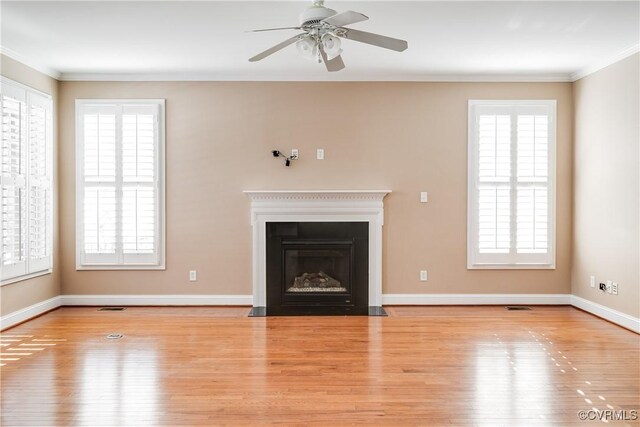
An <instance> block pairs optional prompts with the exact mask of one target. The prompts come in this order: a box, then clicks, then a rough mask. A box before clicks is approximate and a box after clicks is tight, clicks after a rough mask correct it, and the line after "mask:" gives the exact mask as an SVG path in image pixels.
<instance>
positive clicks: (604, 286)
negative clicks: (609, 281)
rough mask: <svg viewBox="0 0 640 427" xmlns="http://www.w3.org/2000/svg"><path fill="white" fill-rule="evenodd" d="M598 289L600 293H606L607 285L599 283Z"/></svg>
mask: <svg viewBox="0 0 640 427" xmlns="http://www.w3.org/2000/svg"><path fill="white" fill-rule="evenodd" d="M598 289H600V290H601V291H602V292H607V285H605V284H604V283H600V285H599V287H598Z"/></svg>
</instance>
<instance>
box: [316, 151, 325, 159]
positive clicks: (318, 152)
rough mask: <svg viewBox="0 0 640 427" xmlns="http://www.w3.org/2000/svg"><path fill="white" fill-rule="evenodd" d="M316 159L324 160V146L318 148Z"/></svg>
mask: <svg viewBox="0 0 640 427" xmlns="http://www.w3.org/2000/svg"><path fill="white" fill-rule="evenodd" d="M316 159H318V160H324V148H318V149H317V150H316Z"/></svg>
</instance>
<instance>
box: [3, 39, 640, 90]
mask: <svg viewBox="0 0 640 427" xmlns="http://www.w3.org/2000/svg"><path fill="white" fill-rule="evenodd" d="M639 51H640V43H638V42H636V43H634V44H633V45H631V46H629V47H627V48H625V49H623V50H622V51H620V52H618V53H617V54H615V55H613V56H610V57H609V58H607V59H606V60H604V61H600V62H597V63H594V64H591V65H588V66H586V67H583V68H581V69H580V70H578V71H575V72H573V73H541V74H530V73H505V74H500V73H497V74H496V73H486V74H483V73H475V74H474V73H470V74H461V73H449V74H387V73H381V74H376V75H370V74H366V73H356V74H342V75H335V74H333V75H326V76H324V77H323V78H318V77H316V76H305V75H300V74H296V75H294V74H278V75H270V74H238V73H230V74H226V73H218V72H204V73H203V72H199V73H198V72H196V73H191V72H179V73H62V72H60V71H58V70H56V69H54V68H52V67H49V66H48V65H45V64H43V63H41V62H40V61H39V60H35V59H33V58H30V57H29V56H26V55H22V54H20V53H18V52H16V51H14V50H12V49H8V48H6V47H4V46H0V54H2V55H5V56H7V57H9V58H11V59H13V60H15V61H18V62H20V63H22V64H24V65H26V66H28V67H30V68H33V69H34V70H36V71H39V72H41V73H43V74H46V75H47V76H49V77H52V78H54V79H56V80H60V81H114V82H122V81H131V82H142V81H149V82H158V81H220V82H227V81H229V82H230V81H235V82H244V81H247V82H249V81H250V82H452V83H454V82H475V83H566V82H575V81H576V80H580V79H582V78H584V77H586V76H588V75H590V74H593V73H595V72H597V71H599V70H601V69H603V68H605V67H608V66H609V65H612V64H614V63H616V62H618V61H621V60H623V59H625V58H627V57H629V56H631V55H633V54H635V53H638V52H639Z"/></svg>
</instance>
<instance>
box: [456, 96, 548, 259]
mask: <svg viewBox="0 0 640 427" xmlns="http://www.w3.org/2000/svg"><path fill="white" fill-rule="evenodd" d="M527 107H531V108H536V109H537V108H545V110H546V113H547V116H548V117H549V140H548V145H549V149H548V161H549V164H548V177H547V191H548V196H547V197H548V214H549V217H548V223H549V228H548V253H546V254H540V255H537V254H517V252H516V251H515V250H514V247H515V246H516V232H517V229H516V227H515V218H516V216H517V208H516V204H517V199H516V197H515V189H516V188H517V184H518V183H517V175H515V174H516V172H517V170H516V169H517V167H516V162H517V159H516V155H517V150H515V151H514V148H513V147H515V146H517V144H518V141H517V136H516V132H517V129H516V125H515V124H512V126H511V127H512V129H511V132H512V133H511V145H512V154H511V156H512V158H511V161H512V164H511V182H510V186H509V188H511V190H512V194H511V213H510V214H511V220H512V223H511V245H512V248H511V250H510V253H509V254H504V255H503V254H490V255H486V254H484V255H483V254H479V253H478V250H477V245H478V242H477V232H478V229H477V222H476V219H477V212H478V192H477V191H476V189H477V170H478V165H477V162H478V157H477V154H476V153H477V149H478V142H477V140H478V137H477V123H476V122H477V119H478V116H479V113H478V109H479V108H491V109H494V108H496V109H497V108H500V109H502V108H504V109H505V111H508V112H509V114H510V116H511V117H512V120H513V122H514V123H515V122H516V121H517V115H518V114H520V113H522V112H523V110H524V109H527ZM556 110H557V101H556V100H555V99H516V100H509V99H507V100H500V99H488V100H477V99H469V100H468V113H467V127H468V131H467V133H468V135H467V138H468V140H467V269H469V270H476V269H497V270H516V269H518V270H536V269H548V270H553V269H555V268H556V221H557V217H556V156H557V148H556V137H557V135H556V134H557V125H556V120H557V119H556V118H557V112H556ZM514 153H515V154H514ZM503 257H504V258H503ZM503 261H504V262H503Z"/></svg>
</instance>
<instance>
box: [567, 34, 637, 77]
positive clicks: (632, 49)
mask: <svg viewBox="0 0 640 427" xmlns="http://www.w3.org/2000/svg"><path fill="white" fill-rule="evenodd" d="M638 52H640V42H635V43H634V44H632V45H631V46H629V47H627V48H625V49H623V50H621V51H620V52H618V53H616V54H615V55H612V56H610V57H609V58H607V59H606V60H604V61H599V62H596V63H594V64H591V65H588V66H586V67H584V68H582V69H580V70H578V71H576V72H575V73H571V81H572V82H575V81H577V80H580V79H582V78H584V77H587V76H588V75H590V74H593V73H595V72H596V71H600V70H602V69H603V68H606V67H608V66H609V65H613V64H615V63H616V62H619V61H622V60H623V59H625V58H628V57H629V56H631V55H633V54H635V53H638Z"/></svg>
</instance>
